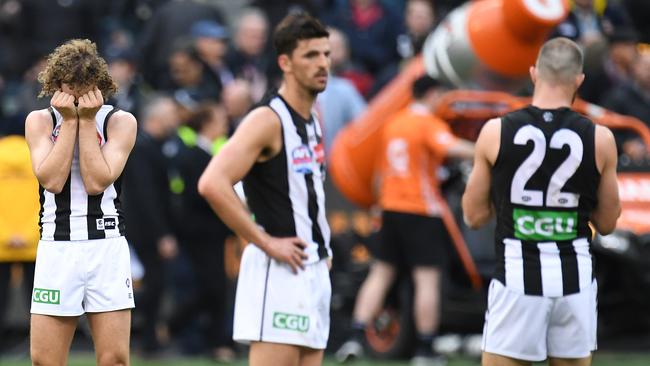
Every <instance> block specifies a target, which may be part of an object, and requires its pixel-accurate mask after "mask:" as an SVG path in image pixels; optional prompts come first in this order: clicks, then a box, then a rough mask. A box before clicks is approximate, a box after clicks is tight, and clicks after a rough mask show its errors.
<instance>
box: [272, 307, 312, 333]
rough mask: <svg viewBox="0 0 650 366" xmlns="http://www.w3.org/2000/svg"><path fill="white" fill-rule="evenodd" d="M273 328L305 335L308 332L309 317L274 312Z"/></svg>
mask: <svg viewBox="0 0 650 366" xmlns="http://www.w3.org/2000/svg"><path fill="white" fill-rule="evenodd" d="M273 328H278V329H286V330H294V331H296V332H301V333H305V332H307V331H308V330H309V317H308V316H304V315H296V314H286V313H277V312H276V313H273Z"/></svg>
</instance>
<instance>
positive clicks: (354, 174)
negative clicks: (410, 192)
mask: <svg viewBox="0 0 650 366" xmlns="http://www.w3.org/2000/svg"><path fill="white" fill-rule="evenodd" d="M568 7H569V5H568V0H477V1H471V2H469V3H467V4H465V5H463V6H461V7H459V8H457V9H455V10H454V11H452V12H451V13H450V14H449V16H448V17H447V18H446V19H445V21H444V22H443V23H442V24H440V25H439V26H438V27H437V28H436V30H435V31H434V32H433V33H432V34H431V35H430V36H429V37H428V39H427V41H426V43H425V46H424V49H423V51H422V56H420V58H416V59H414V60H413V61H411V63H410V64H409V65H407V66H406V67H405V69H404V70H403V71H402V72H401V73H400V74H399V76H397V77H396V78H395V79H394V80H393V81H392V82H391V83H390V84H389V85H388V86H387V87H386V88H384V89H383V90H382V91H381V92H380V93H379V94H378V95H377V97H375V98H374V99H373V101H372V102H371V103H370V105H369V108H368V110H367V112H366V113H365V114H364V115H362V116H361V117H360V118H359V119H358V120H357V121H355V122H353V123H351V124H350V125H348V126H347V127H346V128H345V129H343V130H342V131H341V132H339V134H338V136H337V138H336V140H335V142H334V145H333V147H332V151H331V155H330V173H331V176H332V178H333V179H334V183H335V184H336V185H337V186H338V188H339V189H340V190H341V192H342V193H343V194H344V195H345V196H346V197H347V198H348V199H350V200H351V201H352V202H354V203H356V204H358V205H360V206H362V207H367V206H370V205H371V204H373V203H374V202H375V197H374V195H373V189H372V181H373V172H374V168H375V160H376V157H377V153H378V152H377V148H378V146H379V144H378V142H379V138H380V136H381V129H382V126H383V123H384V122H385V121H386V119H387V117H389V116H390V115H391V114H393V113H395V112H396V111H398V110H400V109H401V108H404V107H405V106H406V105H408V104H409V103H410V101H411V92H410V90H411V85H412V83H413V81H414V80H415V79H417V78H418V77H420V76H421V75H422V74H424V72H425V70H426V72H427V73H428V74H430V75H432V76H434V77H437V78H439V79H443V80H446V81H447V82H449V83H451V84H453V85H456V87H458V88H470V89H482V90H504V91H507V90H514V88H516V87H518V86H520V85H521V82H522V80H526V78H527V72H528V68H529V66H530V65H532V64H533V63H534V61H535V58H536V57H537V52H538V50H539V48H540V47H541V45H542V44H543V42H544V40H545V39H546V37H547V35H548V32H549V31H550V30H551V29H552V27H553V26H555V25H556V24H558V23H559V22H561V21H562V20H563V19H564V18H565V17H566V15H567V14H568Z"/></svg>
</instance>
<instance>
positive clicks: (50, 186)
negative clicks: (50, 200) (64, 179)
mask: <svg viewBox="0 0 650 366" xmlns="http://www.w3.org/2000/svg"><path fill="white" fill-rule="evenodd" d="M64 185H65V184H62V183H58V182H41V186H42V187H43V189H45V190H46V191H48V192H50V193H54V194H59V193H61V192H62V191H63V186H64Z"/></svg>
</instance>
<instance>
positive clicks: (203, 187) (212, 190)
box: [197, 175, 219, 201]
mask: <svg viewBox="0 0 650 366" xmlns="http://www.w3.org/2000/svg"><path fill="white" fill-rule="evenodd" d="M197 189H198V191H199V194H200V195H201V197H203V198H205V199H206V200H207V201H214V200H216V199H218V198H219V194H218V192H217V187H216V186H215V185H214V182H212V183H211V182H210V180H209V179H208V178H207V177H206V176H205V175H202V176H201V178H200V179H199V184H198V186H197Z"/></svg>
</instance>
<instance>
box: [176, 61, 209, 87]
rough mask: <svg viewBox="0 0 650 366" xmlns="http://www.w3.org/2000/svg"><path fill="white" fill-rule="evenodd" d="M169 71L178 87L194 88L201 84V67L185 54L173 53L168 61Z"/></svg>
mask: <svg viewBox="0 0 650 366" xmlns="http://www.w3.org/2000/svg"><path fill="white" fill-rule="evenodd" d="M169 71H170V73H171V76H172V79H173V80H174V82H176V84H178V85H179V86H182V87H187V86H194V85H198V84H200V83H201V76H202V74H203V65H201V64H200V63H199V62H198V61H197V60H195V59H194V58H193V57H192V56H190V55H189V54H187V53H186V52H174V54H172V56H171V57H170V59H169Z"/></svg>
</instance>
